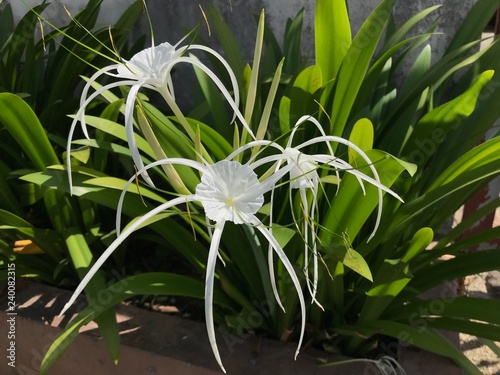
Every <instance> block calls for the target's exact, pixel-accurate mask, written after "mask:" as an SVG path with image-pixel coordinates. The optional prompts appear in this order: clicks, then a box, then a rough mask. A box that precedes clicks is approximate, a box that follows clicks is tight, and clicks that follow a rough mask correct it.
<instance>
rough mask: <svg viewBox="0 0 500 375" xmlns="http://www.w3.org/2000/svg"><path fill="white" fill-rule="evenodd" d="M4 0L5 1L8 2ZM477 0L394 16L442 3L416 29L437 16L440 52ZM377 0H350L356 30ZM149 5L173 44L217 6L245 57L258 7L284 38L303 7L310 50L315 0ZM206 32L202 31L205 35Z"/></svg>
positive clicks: (52, 15)
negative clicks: (211, 6) (289, 23)
mask: <svg viewBox="0 0 500 375" xmlns="http://www.w3.org/2000/svg"><path fill="white" fill-rule="evenodd" d="M6 1H7V2H10V3H11V5H12V7H13V8H14V13H15V15H16V18H17V19H19V18H20V17H21V15H22V14H23V13H24V12H25V11H26V6H25V5H24V4H23V3H22V1H20V0H6ZM6 1H4V4H5V3H6ZM475 1H476V0H446V1H443V0H419V1H408V0H398V2H397V5H396V8H395V17H396V20H397V22H398V24H402V23H403V22H404V21H405V20H407V19H408V18H409V17H411V16H412V15H414V14H416V13H417V12H418V11H420V10H423V9H425V8H427V7H429V6H432V5H437V4H441V3H444V4H443V6H442V7H441V8H440V9H439V10H437V11H436V12H434V13H433V15H432V16H431V17H429V18H428V21H427V22H426V23H424V24H423V26H422V27H421V28H420V29H419V31H423V30H425V28H426V27H427V25H429V24H430V22H432V20H434V19H435V18H436V17H441V22H440V26H439V27H438V29H437V30H436V31H438V32H442V33H444V34H443V35H440V36H435V37H432V39H431V43H432V46H433V50H435V51H436V54H437V55H439V54H440V53H441V52H442V51H444V49H445V47H446V45H447V43H448V42H449V40H450V38H451V37H452V36H453V33H454V31H455V30H456V28H457V27H458V25H459V24H460V21H461V20H462V19H463V17H464V15H465V14H466V13H467V12H468V10H469V9H470V7H471V6H472V4H474V3H475ZM27 2H28V3H29V4H30V5H34V4H37V3H40V2H41V0H27ZM133 2H134V0H104V1H103V6H102V12H101V16H100V18H99V22H100V23H102V24H107V23H112V22H114V21H115V20H116V19H117V18H118V16H119V14H121V12H123V10H124V9H125V8H126V7H127V6H129V5H130V4H131V3H133ZM85 3H86V1H85V0H54V1H53V5H51V6H49V8H48V10H47V13H46V17H48V18H49V19H50V20H51V21H55V22H56V23H58V24H61V22H62V23H65V22H67V20H68V16H67V14H66V12H65V10H64V8H63V5H65V6H66V7H67V8H68V10H69V11H70V12H71V13H73V14H74V13H76V12H77V11H78V10H79V9H81V8H82V7H83V5H84V4H85ZM379 3H380V0H348V7H349V14H350V18H351V24H352V29H353V35H354V33H355V32H356V31H357V30H358V29H359V27H360V25H361V24H362V22H363V21H364V20H365V19H366V17H367V16H368V15H369V14H370V12H372V11H373V9H374V8H375V7H376V6H377V5H378V4H379ZM147 4H148V8H149V10H150V13H151V16H152V19H153V26H154V30H155V36H156V40H157V41H158V42H159V41H169V42H171V43H175V42H176V41H177V40H178V39H180V38H181V37H182V36H183V35H184V34H185V33H186V30H189V29H191V28H193V27H194V26H195V25H196V24H197V23H198V22H199V21H200V20H201V19H202V15H201V12H200V9H199V5H201V6H202V7H203V8H204V9H205V10H206V9H208V6H209V5H213V6H215V7H216V8H217V9H218V10H219V12H220V13H221V14H223V15H224V17H225V19H226V20H227V22H228V24H229V25H230V27H231V30H232V31H233V33H234V35H235V37H236V39H237V40H238V42H239V43H240V45H241V46H244V47H245V51H246V52H245V55H246V57H247V58H248V59H250V57H251V56H252V53H253V40H254V38H255V31H256V21H255V17H256V16H257V15H258V14H259V13H260V11H261V10H262V9H265V10H266V18H267V21H268V23H269V24H270V26H271V28H272V29H273V31H274V32H275V34H276V36H277V38H278V41H279V42H281V41H282V39H283V32H284V29H285V25H286V20H287V18H289V17H294V16H295V15H296V14H297V13H298V12H299V11H300V10H301V9H302V8H304V9H305V24H304V36H303V47H304V51H305V52H306V53H308V52H313V50H314V47H313V46H314V30H313V24H314V6H315V2H314V1H305V0H281V1H277V0H253V1H249V0H198V1H186V0H167V1H166V0H147ZM147 30H149V27H148V25H147V22H146V21H145V20H143V22H142V23H141V26H140V30H139V32H147ZM205 36H206V34H205Z"/></svg>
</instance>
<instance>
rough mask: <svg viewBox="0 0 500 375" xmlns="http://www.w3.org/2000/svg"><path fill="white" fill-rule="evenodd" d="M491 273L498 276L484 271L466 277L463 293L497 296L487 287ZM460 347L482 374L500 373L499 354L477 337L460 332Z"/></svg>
mask: <svg viewBox="0 0 500 375" xmlns="http://www.w3.org/2000/svg"><path fill="white" fill-rule="evenodd" d="M492 275H496V276H498V275H497V272H492V273H488V272H485V273H482V274H479V275H474V276H469V277H467V278H466V279H465V294H466V295H468V296H473V297H478V298H499V297H498V296H495V295H493V293H494V291H493V290H492V289H491V288H488V283H487V280H488V278H489V276H490V277H491V276H492ZM493 277H494V276H493ZM490 284H491V281H490ZM488 289H490V290H488ZM495 344H496V345H497V347H498V349H497V351H499V352H500V342H496V343H495ZM460 348H461V349H462V351H463V352H464V353H465V355H466V356H467V357H468V358H469V359H470V360H471V361H472V362H473V363H475V364H476V366H478V367H479V369H480V370H481V372H482V373H483V374H484V375H500V354H496V353H495V352H493V351H492V350H491V349H490V348H489V347H488V346H487V345H485V344H484V343H483V342H481V341H480V340H479V339H478V338H477V337H475V336H471V335H466V334H460Z"/></svg>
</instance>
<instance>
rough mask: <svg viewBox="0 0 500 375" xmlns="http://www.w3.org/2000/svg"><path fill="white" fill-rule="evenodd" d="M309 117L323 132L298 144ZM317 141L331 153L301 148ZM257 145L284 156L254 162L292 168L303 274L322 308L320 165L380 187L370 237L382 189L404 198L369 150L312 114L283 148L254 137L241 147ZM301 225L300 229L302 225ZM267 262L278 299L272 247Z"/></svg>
mask: <svg viewBox="0 0 500 375" xmlns="http://www.w3.org/2000/svg"><path fill="white" fill-rule="evenodd" d="M307 121H309V122H310V123H312V124H313V125H314V126H316V128H317V129H318V130H319V132H320V133H321V136H318V137H315V138H312V139H310V140H307V141H306V142H304V143H302V144H300V145H298V146H293V138H294V135H295V133H296V131H297V129H298V128H299V126H301V125H303V124H305V123H306V122H307ZM332 142H333V143H340V144H343V145H345V146H348V147H350V148H351V149H353V150H354V151H356V152H357V153H358V154H359V155H360V156H361V157H362V158H363V159H364V160H365V162H366V163H367V165H368V166H369V168H370V170H371V171H372V174H373V177H370V176H368V175H366V174H364V173H362V172H360V171H359V170H357V169H356V168H355V167H353V166H351V165H350V164H349V163H348V162H346V161H344V160H342V159H340V158H337V157H336V156H335V155H334V152H333V149H332V147H331V143H332ZM317 143H324V144H325V145H326V147H327V149H328V152H329V153H328V154H317V155H309V154H305V153H304V152H302V149H304V148H306V147H307V146H310V145H313V144H317ZM254 146H268V147H273V148H275V149H277V150H278V151H279V152H280V153H281V155H282V156H284V157H280V156H276V155H272V156H268V157H265V158H262V159H260V160H259V161H256V162H253V164H254V165H256V164H264V163H267V162H270V161H273V160H276V161H277V165H276V168H275V171H278V170H280V169H281V168H282V165H283V163H285V162H286V163H287V165H288V168H291V169H290V172H289V173H290V182H289V187H290V189H291V190H293V189H298V190H299V194H300V201H301V210H302V213H303V216H304V220H303V226H302V233H303V238H304V267H303V269H304V274H305V276H306V280H307V286H308V289H309V292H310V295H311V297H312V303H316V304H317V305H318V306H319V307H320V308H322V306H321V304H320V303H319V302H318V301H317V300H316V290H317V284H318V258H319V255H318V250H317V233H316V229H317V225H316V222H317V220H316V218H315V217H316V214H317V212H318V201H317V199H318V193H319V184H320V177H319V174H318V171H317V170H318V168H319V167H320V166H328V167H330V168H332V169H333V171H334V172H335V174H336V175H337V176H338V177H339V171H344V172H345V173H350V174H352V175H354V176H355V177H356V178H357V179H358V181H359V183H360V186H361V188H362V189H363V192H364V191H365V190H364V184H363V181H365V182H368V183H370V184H372V185H374V186H375V187H376V188H377V190H378V198H379V205H378V212H377V218H376V222H375V227H374V229H373V231H372V234H371V235H370V237H369V239H368V240H370V239H371V238H372V237H373V236H374V235H375V233H376V231H377V229H378V226H379V223H380V217H381V215H382V197H383V193H382V192H383V191H385V192H387V193H389V194H391V195H392V196H394V197H395V198H397V199H399V200H401V201H402V199H401V198H400V197H399V196H398V195H397V194H396V193H395V192H393V191H392V190H391V189H389V188H387V187H386V186H384V185H383V184H382V183H381V182H380V178H379V175H378V173H377V170H376V168H375V166H374V165H373V163H372V161H371V160H370V158H369V157H368V156H367V155H366V153H365V152H363V150H361V149H360V148H359V147H358V146H356V145H355V144H353V143H352V142H350V141H348V140H346V139H344V138H342V137H337V136H328V135H326V134H325V132H324V131H323V128H322V127H321V124H320V123H319V122H318V121H317V120H316V119H315V118H313V117H311V116H303V117H301V118H300V119H299V120H298V121H297V123H296V124H295V126H294V127H293V129H292V131H291V133H290V137H289V140H288V142H287V144H286V147H284V148H283V147H282V146H280V145H278V144H276V143H273V142H271V141H254V142H249V143H248V144H246V145H245V146H243V147H242V149H248V148H251V147H254ZM239 152H241V151H240V150H236V151H235V152H234V153H233V154H232V155H235V154H238V153H239ZM339 180H340V178H339ZM307 191H310V192H311V193H312V198H313V199H312V203H311V204H309V200H308V198H307ZM273 197H274V189H273V190H272V191H271V207H272V205H273ZM291 199H292V195H291V194H290V202H291ZM290 205H291V206H292V203H290ZM272 223H273V210H272V208H271V213H270V227H271V231H272ZM295 224H296V225H298V224H297V221H295ZM298 229H299V230H300V228H298ZM309 249H311V250H312V260H313V277H312V282H311V280H310V277H309ZM268 264H269V269H270V275H271V284H272V286H273V292H274V293H275V296H276V298H277V300H278V302H279V298H278V297H277V287H276V280H275V279H274V273H273V272H271V271H272V270H273V269H274V260H273V252H272V249H271V248H270V249H269V253H268ZM280 306H281V305H280ZM281 308H283V306H281Z"/></svg>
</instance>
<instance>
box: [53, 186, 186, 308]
mask: <svg viewBox="0 0 500 375" xmlns="http://www.w3.org/2000/svg"><path fill="white" fill-rule="evenodd" d="M194 200H196V196H195V195H194V194H193V195H188V196H182V197H178V198H175V199H172V200H170V201H168V202H165V203H163V204H161V205H160V206H158V207H155V208H154V209H152V210H151V211H149V212H148V213H147V214H145V215H144V216H142V217H140V218H139V219H137V220H136V221H134V222H133V223H131V224H130V225H129V226H128V227H127V228H126V229H125V230H124V231H123V232H122V234H121V235H119V236H118V237H117V238H116V239H115V240H114V241H113V243H112V244H111V245H109V247H108V248H107V249H106V251H104V253H103V254H102V255H101V256H100V257H99V259H97V261H96V262H95V263H94V265H93V266H92V268H90V270H89V271H88V272H87V274H86V275H85V277H84V278H83V279H82V281H80V284H79V285H78V287H77V288H76V290H75V291H74V293H73V295H72V296H71V298H70V299H69V301H68V303H66V305H64V308H63V309H62V311H61V312H60V314H59V315H63V314H64V313H65V312H66V310H68V309H69V308H70V307H71V305H72V304H73V303H74V302H75V300H76V299H77V297H78V296H79V295H80V293H81V292H82V291H83V289H85V287H86V286H87V284H88V283H89V281H90V280H91V279H92V277H94V275H95V274H96V272H97V271H98V270H99V268H101V266H102V265H103V264H104V262H105V261H106V260H107V259H108V258H109V257H110V256H111V254H113V251H115V250H116V249H117V248H118V246H120V245H121V244H122V242H123V241H125V239H127V237H128V236H130V235H131V234H132V233H133V232H134V231H135V230H136V229H137V228H139V227H140V226H141V225H142V224H143V223H144V222H146V221H148V220H149V219H151V218H152V217H154V216H155V215H157V214H159V213H160V212H162V211H165V210H168V209H169V208H171V207H174V206H177V205H178V204H182V203H186V202H192V201H194Z"/></svg>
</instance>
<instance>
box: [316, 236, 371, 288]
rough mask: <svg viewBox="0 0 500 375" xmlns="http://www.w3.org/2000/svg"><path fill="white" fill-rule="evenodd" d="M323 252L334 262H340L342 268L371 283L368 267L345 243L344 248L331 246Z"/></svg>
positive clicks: (359, 255) (361, 257)
mask: <svg viewBox="0 0 500 375" xmlns="http://www.w3.org/2000/svg"><path fill="white" fill-rule="evenodd" d="M323 250H324V251H325V252H326V253H327V254H329V255H331V256H332V257H333V258H334V259H335V260H337V261H338V262H341V263H342V264H343V265H344V266H346V267H348V268H350V269H351V270H353V271H354V272H356V273H358V274H360V275H361V276H363V277H364V278H366V279H368V280H370V281H373V277H372V273H371V271H370V266H369V265H368V263H366V261H365V259H364V258H363V256H362V255H361V254H359V253H358V252H357V251H356V250H354V249H353V248H352V247H351V246H350V244H349V243H346V244H345V246H339V245H333V246H328V247H324V248H323Z"/></svg>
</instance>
